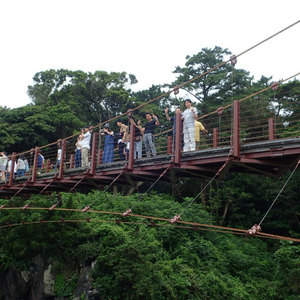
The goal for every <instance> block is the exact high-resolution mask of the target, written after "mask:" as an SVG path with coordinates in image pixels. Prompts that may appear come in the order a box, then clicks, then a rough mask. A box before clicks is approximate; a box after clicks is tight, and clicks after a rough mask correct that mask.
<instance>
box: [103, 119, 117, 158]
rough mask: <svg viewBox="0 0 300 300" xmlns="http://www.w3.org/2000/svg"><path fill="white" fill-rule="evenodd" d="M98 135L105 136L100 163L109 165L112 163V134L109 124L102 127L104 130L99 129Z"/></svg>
mask: <svg viewBox="0 0 300 300" xmlns="http://www.w3.org/2000/svg"><path fill="white" fill-rule="evenodd" d="M100 135H102V136H105V139H104V151H103V156H102V163H103V164H106V163H110V162H113V161H114V132H113V131H112V130H111V129H110V127H109V123H106V124H105V125H104V129H100Z"/></svg>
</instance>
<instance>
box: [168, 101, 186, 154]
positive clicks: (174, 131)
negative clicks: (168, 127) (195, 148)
mask: <svg viewBox="0 0 300 300" xmlns="http://www.w3.org/2000/svg"><path fill="white" fill-rule="evenodd" d="M168 111H169V109H168V108H166V109H165V115H166V119H167V120H168V121H171V122H173V127H172V128H173V139H172V151H173V152H174V151H175V139H176V115H177V114H180V115H181V110H180V107H177V108H176V109H175V117H172V118H170V116H169V115H168ZM180 118H181V133H182V129H183V128H182V126H183V121H182V116H181V117H180ZM182 137H183V135H182V134H181V139H180V149H181V150H182V147H183V138H182Z"/></svg>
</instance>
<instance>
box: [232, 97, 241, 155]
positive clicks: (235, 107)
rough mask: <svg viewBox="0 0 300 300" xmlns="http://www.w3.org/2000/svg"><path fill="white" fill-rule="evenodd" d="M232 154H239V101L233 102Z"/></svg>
mask: <svg viewBox="0 0 300 300" xmlns="http://www.w3.org/2000/svg"><path fill="white" fill-rule="evenodd" d="M233 156H235V157H239V156H240V101H239V100H234V102H233Z"/></svg>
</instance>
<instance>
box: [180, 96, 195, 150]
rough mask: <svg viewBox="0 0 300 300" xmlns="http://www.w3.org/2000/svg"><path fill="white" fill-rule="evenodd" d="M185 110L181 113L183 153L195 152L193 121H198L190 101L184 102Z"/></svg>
mask: <svg viewBox="0 0 300 300" xmlns="http://www.w3.org/2000/svg"><path fill="white" fill-rule="evenodd" d="M184 105H185V107H186V110H185V111H184V112H183V114H182V117H183V139H184V147H183V152H187V151H195V120H197V119H198V116H197V109H196V107H193V106H192V101H191V100H190V99H186V100H185V101H184Z"/></svg>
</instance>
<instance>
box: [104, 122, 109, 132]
mask: <svg viewBox="0 0 300 300" xmlns="http://www.w3.org/2000/svg"><path fill="white" fill-rule="evenodd" d="M104 129H105V130H107V131H110V127H109V123H106V124H105V125H104Z"/></svg>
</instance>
